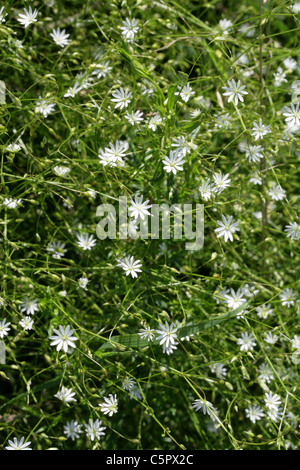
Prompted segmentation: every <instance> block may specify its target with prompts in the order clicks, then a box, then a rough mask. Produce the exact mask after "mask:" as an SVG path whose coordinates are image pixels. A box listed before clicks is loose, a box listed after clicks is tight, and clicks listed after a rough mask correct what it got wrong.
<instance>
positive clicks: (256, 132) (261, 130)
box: [251, 118, 271, 140]
mask: <svg viewBox="0 0 300 470" xmlns="http://www.w3.org/2000/svg"><path fill="white" fill-rule="evenodd" d="M252 130H253V132H252V134H251V135H252V136H253V137H254V139H255V140H258V139H262V138H263V136H264V135H266V134H268V133H269V132H271V130H270V126H265V125H264V124H263V123H262V119H261V118H259V120H258V124H257V123H256V122H254V123H253V127H252Z"/></svg>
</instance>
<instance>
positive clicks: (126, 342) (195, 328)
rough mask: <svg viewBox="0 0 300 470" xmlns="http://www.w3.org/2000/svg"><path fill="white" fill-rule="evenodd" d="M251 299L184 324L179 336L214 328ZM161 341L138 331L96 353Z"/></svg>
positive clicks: (120, 338) (142, 346)
mask: <svg viewBox="0 0 300 470" xmlns="http://www.w3.org/2000/svg"><path fill="white" fill-rule="evenodd" d="M249 302H250V301H249V300H248V301H247V302H244V303H243V304H242V305H241V306H240V307H239V308H237V309H235V310H232V311H231V312H228V313H224V314H223V315H219V316H217V317H214V318H212V319H211V320H204V321H201V322H194V323H192V324H191V325H187V326H184V327H183V328H182V329H181V330H180V332H179V334H178V337H179V338H184V337H186V336H190V335H195V334H197V333H200V332H201V331H204V330H207V329H209V328H213V327H214V326H216V325H218V324H220V323H223V322H225V321H226V320H229V319H230V318H233V317H236V316H237V314H238V313H240V312H241V311H242V310H245V309H246V308H247V307H248V305H249ZM158 343H159V341H158V340H157V339H154V340H153V341H151V343H150V342H149V341H148V340H147V339H142V338H141V337H140V336H139V334H138V333H135V334H132V335H116V336H113V337H112V338H111V339H109V340H108V341H107V342H106V343H104V344H103V345H102V346H101V347H100V348H99V349H98V350H97V351H96V355H101V353H102V351H104V350H106V349H116V348H117V349H119V350H120V351H125V350H126V349H128V348H139V349H140V348H145V347H146V346H149V345H150V344H151V345H152V344H158Z"/></svg>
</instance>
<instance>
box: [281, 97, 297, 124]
mask: <svg viewBox="0 0 300 470" xmlns="http://www.w3.org/2000/svg"><path fill="white" fill-rule="evenodd" d="M283 111H284V112H283V113H282V114H283V116H286V118H285V122H286V123H287V125H288V126H291V127H294V126H300V110H299V103H297V104H296V105H294V103H291V107H290V108H289V107H288V106H285V107H284V108H283Z"/></svg>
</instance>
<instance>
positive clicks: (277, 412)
mask: <svg viewBox="0 0 300 470" xmlns="http://www.w3.org/2000/svg"><path fill="white" fill-rule="evenodd" d="M282 415H283V413H282V410H281V408H276V409H272V410H268V411H267V417H268V418H269V419H270V420H271V421H274V422H275V423H276V422H277V421H279V420H281V418H282Z"/></svg>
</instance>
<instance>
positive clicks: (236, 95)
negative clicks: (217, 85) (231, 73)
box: [222, 79, 248, 105]
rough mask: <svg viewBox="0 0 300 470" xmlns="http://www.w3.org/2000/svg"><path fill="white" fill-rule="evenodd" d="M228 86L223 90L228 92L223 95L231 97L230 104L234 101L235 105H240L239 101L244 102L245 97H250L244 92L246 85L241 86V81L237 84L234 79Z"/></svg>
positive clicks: (228, 82)
mask: <svg viewBox="0 0 300 470" xmlns="http://www.w3.org/2000/svg"><path fill="white" fill-rule="evenodd" d="M227 85H228V86H223V87H222V88H223V90H226V91H225V93H223V95H224V96H229V98H228V103H230V102H231V101H232V100H234V102H235V104H236V105H238V102H239V100H240V101H242V102H243V101H244V97H243V95H248V92H247V91H245V90H244V88H246V86H245V85H241V81H240V80H238V82H236V81H235V80H234V79H232V80H231V81H230V80H228V81H227Z"/></svg>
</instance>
